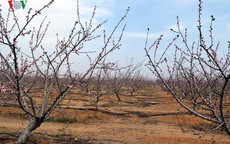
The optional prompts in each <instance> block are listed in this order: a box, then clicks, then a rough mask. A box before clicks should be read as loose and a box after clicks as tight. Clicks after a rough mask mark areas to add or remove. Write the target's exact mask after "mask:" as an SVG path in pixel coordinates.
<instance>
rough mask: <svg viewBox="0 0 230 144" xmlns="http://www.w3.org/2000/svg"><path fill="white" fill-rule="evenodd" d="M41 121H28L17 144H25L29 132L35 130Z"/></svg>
mask: <svg viewBox="0 0 230 144" xmlns="http://www.w3.org/2000/svg"><path fill="white" fill-rule="evenodd" d="M41 123H42V121H41V120H40V119H35V120H34V119H33V120H31V121H30V124H29V125H28V127H26V128H25V129H24V131H23V132H22V134H21V135H20V137H19V138H18V141H17V144H25V143H26V140H27V138H28V137H29V136H30V134H31V132H32V131H34V130H35V129H37V128H38V127H39V126H40V125H41Z"/></svg>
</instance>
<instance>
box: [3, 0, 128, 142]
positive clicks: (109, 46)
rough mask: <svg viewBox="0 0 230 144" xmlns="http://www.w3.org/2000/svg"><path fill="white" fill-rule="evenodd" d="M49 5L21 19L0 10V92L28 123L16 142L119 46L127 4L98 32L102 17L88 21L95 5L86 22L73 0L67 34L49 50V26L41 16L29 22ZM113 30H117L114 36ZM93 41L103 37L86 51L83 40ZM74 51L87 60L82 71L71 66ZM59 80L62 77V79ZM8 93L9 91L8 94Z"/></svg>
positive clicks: (30, 130) (74, 60)
mask: <svg viewBox="0 0 230 144" xmlns="http://www.w3.org/2000/svg"><path fill="white" fill-rule="evenodd" d="M53 3H54V0H50V1H49V2H48V3H47V4H46V5H44V6H43V7H42V8H41V9H39V10H35V11H33V10H32V9H30V10H29V12H28V15H27V16H26V17H25V18H24V19H26V21H25V22H24V20H20V18H18V17H17V14H16V13H15V11H14V10H13V9H10V10H9V11H8V14H7V15H6V16H4V15H2V13H1V12H2V11H0V46H1V49H2V50H1V53H0V63H1V66H0V75H1V76H2V77H4V78H5V79H4V80H2V81H1V92H2V94H3V95H7V97H11V96H12V97H13V99H14V100H16V103H17V104H18V106H19V107H20V108H21V110H22V111H24V112H25V114H26V115H27V118H28V120H29V125H28V126H27V127H26V128H25V130H24V131H23V132H22V133H21V135H20V136H19V138H18V141H17V143H18V144H23V143H26V139H27V138H28V136H29V135H30V134H31V132H32V131H34V130H35V129H37V128H38V127H39V126H40V125H41V124H42V123H43V122H44V121H45V120H46V119H47V118H48V117H49V115H50V114H51V113H52V112H53V110H54V109H55V108H56V107H57V106H58V105H59V103H60V102H61V101H62V100H63V99H64V98H65V97H66V96H67V94H68V93H69V92H70V91H71V89H73V87H75V86H80V85H81V84H82V83H83V80H84V79H90V77H91V76H92V72H93V71H94V70H95V69H96V68H97V67H98V66H99V65H100V63H101V62H102V61H103V59H104V58H105V57H106V56H107V55H109V54H110V53H111V52H113V51H115V50H117V49H118V48H119V47H120V43H121V40H122V36H123V32H124V30H125V27H126V23H124V22H123V21H124V20H125V18H126V15H127V13H128V11H129V8H128V9H127V11H126V13H125V14H124V15H123V16H122V18H121V19H120V20H118V23H117V25H115V26H114V28H113V29H112V31H111V32H108V33H107V32H105V31H102V34H101V35H100V34H98V33H100V28H101V27H102V25H103V24H104V23H106V21H104V22H101V23H99V24H97V25H93V23H94V17H95V13H96V7H95V8H94V10H93V11H92V15H91V18H90V19H89V21H87V22H82V21H81V17H80V10H79V7H80V6H79V2H77V13H76V18H77V19H76V21H75V22H74V23H73V27H72V28H71V29H69V34H68V35H67V36H66V37H63V38H62V37H60V36H59V35H58V34H57V35H56V42H54V44H53V47H52V48H50V47H51V46H48V47H47V46H46V45H44V43H43V41H45V40H46V33H47V31H48V28H49V22H48V23H46V17H45V18H44V19H43V20H42V21H41V23H40V25H39V26H38V27H33V21H36V20H37V19H38V17H40V14H41V13H42V12H43V11H44V10H45V9H46V8H48V7H50V6H51V5H52V4H53ZM115 32H120V34H119V35H118V36H115V35H114V33H115ZM102 37H103V38H102ZM95 40H98V41H99V40H102V45H101V47H99V48H97V49H90V50H89V49H87V48H86V46H85V45H86V43H90V42H92V41H95ZM79 55H81V56H85V57H87V58H88V60H89V62H88V67H87V70H86V71H85V72H84V73H83V74H82V73H81V74H79V73H77V72H76V71H75V70H74V69H73V68H74V67H75V66H76V63H77V62H76V57H79ZM86 63H87V62H86ZM63 79H64V80H67V81H65V82H63ZM38 82H40V83H41V84H42V85H40V88H39V91H40V93H41V95H42V100H38V99H36V97H37V96H35V95H36V93H34V91H36V90H38V89H37V87H38V84H37V83H38ZM9 92H10V93H11V94H12V95H8V93H9Z"/></svg>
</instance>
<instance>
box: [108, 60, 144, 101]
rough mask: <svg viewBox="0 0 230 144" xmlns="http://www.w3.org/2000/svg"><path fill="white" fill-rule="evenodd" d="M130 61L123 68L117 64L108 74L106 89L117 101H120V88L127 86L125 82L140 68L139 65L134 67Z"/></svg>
mask: <svg viewBox="0 0 230 144" xmlns="http://www.w3.org/2000/svg"><path fill="white" fill-rule="evenodd" d="M132 61H133V60H131V61H130V63H129V64H128V65H127V66H124V67H120V66H119V65H118V64H117V65H116V66H115V68H114V69H113V71H111V73H110V81H109V83H110V84H108V85H107V87H108V89H110V91H111V92H112V93H114V94H115V95H116V97H117V99H118V101H121V98H120V93H121V90H122V87H124V86H127V80H128V79H130V78H131V77H132V76H133V75H134V74H135V73H136V71H138V68H140V66H141V64H139V63H138V64H136V65H134V64H133V62H132Z"/></svg>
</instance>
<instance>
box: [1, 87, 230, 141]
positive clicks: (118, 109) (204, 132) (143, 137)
mask: <svg viewBox="0 0 230 144" xmlns="http://www.w3.org/2000/svg"><path fill="white" fill-rule="evenodd" d="M121 98H122V102H118V101H117V100H116V99H115V97H108V98H106V99H104V100H103V101H102V102H101V103H100V110H99V111H96V110H95V109H94V107H93V104H92V102H91V101H92V100H90V99H89V98H88V97H82V96H80V95H77V96H76V94H72V96H70V98H69V99H66V100H64V101H63V102H62V104H61V106H60V108H58V109H57V110H55V111H54V113H53V114H52V115H51V117H50V119H48V120H47V121H46V122H45V123H43V124H42V125H41V126H40V127H39V128H38V129H36V130H35V131H34V132H33V133H32V135H31V136H30V137H29V140H28V144H32V143H37V144H56V143H57V144H58V143H59V144H140V143H141V144H159V143H160V144H164V143H165V144H180V143H181V144H193V143H195V144H204V143H205V144H220V143H221V144H227V143H230V137H229V136H227V135H226V134H225V132H224V131H223V130H222V129H219V130H217V131H214V132H209V131H210V130H211V129H213V128H215V125H213V124H211V123H209V122H207V121H205V120H202V119H200V118H197V117H194V116H193V115H190V114H189V113H187V112H186V111H184V110H183V109H182V108H181V107H180V106H179V105H178V104H177V103H176V102H175V101H174V100H173V99H172V98H171V96H170V95H168V94H166V93H165V92H163V91H161V90H160V89H159V88H154V89H152V90H148V93H145V94H144V93H141V92H140V93H138V94H136V95H134V96H129V95H128V94H126V95H125V94H124V95H122V96H121ZM25 117H26V116H24V114H23V113H22V112H21V111H20V109H18V108H13V107H1V108H0V144H3V143H9V144H10V143H15V141H16V140H17V137H18V135H19V134H20V132H22V130H23V128H25V127H26V126H27V123H28V122H27V120H26V119H25Z"/></svg>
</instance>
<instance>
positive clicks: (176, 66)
mask: <svg viewBox="0 0 230 144" xmlns="http://www.w3.org/2000/svg"><path fill="white" fill-rule="evenodd" d="M198 9H199V10H198V12H199V17H198V38H199V40H198V42H192V43H190V42H189V41H188V35H187V29H185V30H182V29H181V27H180V22H179V18H177V29H171V31H172V32H174V33H175V34H176V37H175V38H174V39H173V40H172V41H171V42H170V43H169V44H168V46H166V47H165V49H163V48H160V42H162V37H163V35H162V36H160V37H159V38H158V39H157V40H156V41H155V42H154V43H153V44H151V46H149V47H147V45H148V44H147V41H148V40H146V45H145V52H146V55H147V57H148V60H149V62H148V63H147V67H148V68H149V69H150V71H151V72H152V73H153V74H154V75H155V76H156V77H157V79H158V80H160V82H161V84H162V85H163V86H164V87H165V88H166V89H167V91H168V92H169V93H170V94H171V95H172V96H173V97H174V98H175V100H176V101H177V102H178V103H179V104H180V105H181V106H182V107H183V108H184V109H186V110H187V111H189V112H190V113H191V114H194V115H195V116H198V117H200V118H202V119H205V120H208V121H210V122H213V123H215V124H217V127H216V128H214V129H212V131H213V130H216V129H218V128H220V127H223V128H224V129H225V131H226V133H227V134H228V135H230V125H229V123H228V122H229V110H230V108H229V105H227V104H226V103H224V99H226V98H227V97H228V95H229V90H228V87H229V79H230V73H229V68H230V43H229V42H228V43H229V46H228V48H226V49H225V50H224V51H225V54H226V55H224V56H221V55H220V53H218V50H219V44H220V42H218V43H215V42H214V38H213V22H214V21H215V18H214V17H213V16H211V22H210V27H209V36H208V38H207V37H205V35H204V30H203V27H202V26H203V25H202V21H201V16H202V1H201V0H199V7H198ZM147 39H148V38H147ZM177 39H180V40H181V41H182V42H178V43H177ZM173 51H174V52H173ZM170 55H171V56H172V57H170Z"/></svg>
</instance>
